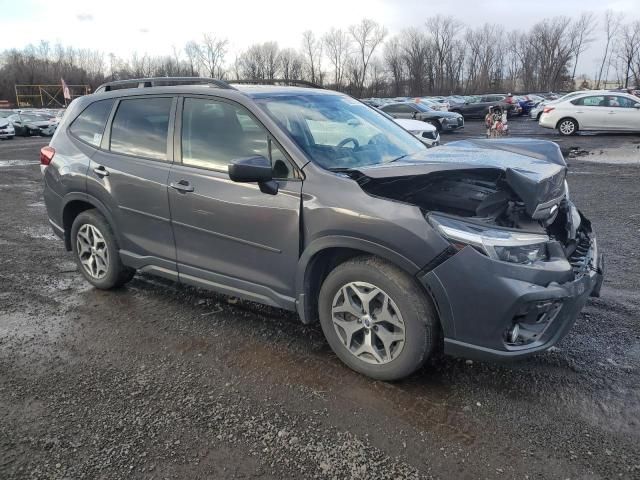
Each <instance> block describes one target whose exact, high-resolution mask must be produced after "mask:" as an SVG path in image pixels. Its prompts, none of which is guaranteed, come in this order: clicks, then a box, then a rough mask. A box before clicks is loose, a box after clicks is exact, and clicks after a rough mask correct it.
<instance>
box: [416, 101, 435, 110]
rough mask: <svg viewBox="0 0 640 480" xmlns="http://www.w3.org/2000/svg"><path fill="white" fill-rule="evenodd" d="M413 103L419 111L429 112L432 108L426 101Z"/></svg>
mask: <svg viewBox="0 0 640 480" xmlns="http://www.w3.org/2000/svg"><path fill="white" fill-rule="evenodd" d="M415 105H416V108H417V109H418V110H420V111H421V112H430V111H431V110H432V108H431V107H430V106H429V105H427V104H426V103H416V104H415Z"/></svg>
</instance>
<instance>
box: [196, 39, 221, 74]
mask: <svg viewBox="0 0 640 480" xmlns="http://www.w3.org/2000/svg"><path fill="white" fill-rule="evenodd" d="M228 43H229V42H228V41H227V39H226V38H217V37H215V36H213V35H209V34H205V35H204V36H203V38H202V43H201V44H200V45H199V46H198V60H199V62H200V65H201V66H202V68H203V70H204V71H205V72H206V74H207V75H208V76H209V77H211V78H216V77H218V78H222V77H224V70H223V64H224V56H225V55H226V53H227V44H228Z"/></svg>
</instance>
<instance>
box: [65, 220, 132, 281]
mask: <svg viewBox="0 0 640 480" xmlns="http://www.w3.org/2000/svg"><path fill="white" fill-rule="evenodd" d="M71 248H72V251H73V254H74V257H75V260H76V263H77V264H78V268H79V269H80V272H81V273H82V275H83V276H84V278H85V279H86V280H87V281H88V282H89V283H90V284H92V285H93V286H94V287H96V288H100V289H102V290H109V289H112V288H117V287H120V286H122V285H124V284H125V283H127V282H128V281H129V280H131V279H132V278H133V276H134V275H135V273H136V271H135V270H134V269H132V268H129V267H126V266H125V265H123V263H122V260H121V259H120V252H119V247H118V242H117V241H116V237H115V235H114V234H113V230H112V229H111V226H110V225H109V223H108V222H107V220H106V219H105V218H104V216H103V215H102V214H100V213H99V212H98V211H97V210H86V211H84V212H82V213H80V215H78V216H77V217H76V219H75V220H74V221H73V225H72V227H71Z"/></svg>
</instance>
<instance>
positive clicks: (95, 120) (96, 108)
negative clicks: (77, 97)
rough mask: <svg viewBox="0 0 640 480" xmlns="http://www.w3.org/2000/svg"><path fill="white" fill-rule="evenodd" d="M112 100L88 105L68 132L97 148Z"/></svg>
mask: <svg viewBox="0 0 640 480" xmlns="http://www.w3.org/2000/svg"><path fill="white" fill-rule="evenodd" d="M113 102H114V99H112V98H111V99H109V100H100V101H98V102H94V103H92V104H91V105H89V106H88V107H87V108H85V109H84V110H83V112H82V113H81V114H80V115H78V117H77V118H76V119H75V120H74V121H73V123H72V124H71V126H70V127H69V131H70V132H71V133H72V134H73V135H74V136H76V137H77V138H79V139H80V140H83V141H85V142H87V143H88V144H90V145H93V146H94V147H99V146H100V142H102V134H103V133H104V127H105V126H106V124H107V119H108V118H109V113H111V108H112V107H113Z"/></svg>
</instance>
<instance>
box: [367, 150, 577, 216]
mask: <svg viewBox="0 0 640 480" xmlns="http://www.w3.org/2000/svg"><path fill="white" fill-rule="evenodd" d="M478 169H493V170H501V171H503V172H504V173H505V181H506V182H507V184H508V185H509V186H510V187H511V189H512V190H513V191H514V192H515V193H516V194H517V195H518V196H519V197H520V198H521V199H522V201H523V203H524V204H525V208H526V210H527V213H528V214H529V215H530V216H531V217H532V218H534V219H541V218H546V217H547V216H549V215H550V210H551V209H552V208H553V206H554V205H556V204H557V203H558V202H559V201H560V200H561V199H562V197H563V195H564V180H565V177H566V171H567V166H566V163H565V161H564V158H563V156H562V152H561V151H560V148H559V147H558V145H557V144H556V143H553V142H549V141H546V140H530V139H506V140H493V139H492V140H461V141H457V142H451V143H448V144H447V145H446V146H442V147H438V148H433V149H429V150H426V149H425V150H424V151H421V152H419V153H417V154H415V155H412V156H410V157H406V158H403V159H402V160H398V161H396V162H392V163H388V164H384V165H371V166H366V167H360V168H358V169H357V170H358V171H359V172H360V173H361V174H363V175H365V176H367V177H370V178H393V177H407V176H413V175H429V174H433V173H439V172H446V171H454V170H478Z"/></svg>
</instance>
